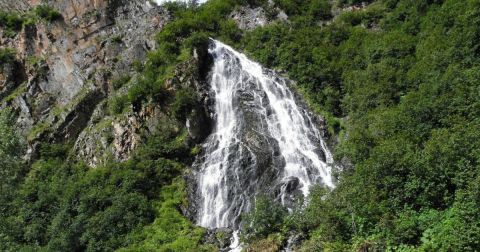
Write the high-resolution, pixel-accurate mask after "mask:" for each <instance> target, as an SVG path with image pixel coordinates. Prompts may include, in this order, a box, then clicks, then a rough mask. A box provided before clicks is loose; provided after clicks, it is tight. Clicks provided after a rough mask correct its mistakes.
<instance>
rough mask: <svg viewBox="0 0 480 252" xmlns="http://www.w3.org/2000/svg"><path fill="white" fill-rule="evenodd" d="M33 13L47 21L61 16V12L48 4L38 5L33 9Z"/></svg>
mask: <svg viewBox="0 0 480 252" xmlns="http://www.w3.org/2000/svg"><path fill="white" fill-rule="evenodd" d="M33 12H34V13H35V15H36V16H37V17H39V18H42V19H44V20H47V21H50V22H51V21H55V20H59V19H61V18H62V14H60V12H58V11H56V10H55V9H53V8H52V7H50V6H48V5H39V6H37V7H35V9H34V10H33Z"/></svg>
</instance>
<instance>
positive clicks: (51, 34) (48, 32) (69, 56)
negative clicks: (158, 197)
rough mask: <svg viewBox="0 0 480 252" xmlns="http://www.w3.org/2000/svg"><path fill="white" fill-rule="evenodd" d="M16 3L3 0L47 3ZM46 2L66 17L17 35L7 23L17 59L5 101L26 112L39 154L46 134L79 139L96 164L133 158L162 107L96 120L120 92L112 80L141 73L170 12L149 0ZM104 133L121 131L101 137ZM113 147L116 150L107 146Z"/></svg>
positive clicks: (0, 101) (22, 126) (3, 80)
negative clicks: (141, 64)
mask: <svg viewBox="0 0 480 252" xmlns="http://www.w3.org/2000/svg"><path fill="white" fill-rule="evenodd" d="M14 2H15V4H13V1H10V0H0V7H1V8H3V9H6V10H10V11H17V12H22V13H25V12H27V11H28V10H29V9H31V8H33V7H34V6H36V5H38V4H40V3H41V1H37V0H29V1H27V0H21V1H14ZM42 3H46V4H48V5H49V6H51V7H53V8H54V9H56V10H58V11H59V12H60V13H61V15H62V19H60V20H55V21H52V22H48V21H41V22H38V23H37V24H33V25H26V26H25V27H24V28H23V29H22V30H21V31H19V32H18V33H17V34H16V35H15V36H13V37H12V36H6V34H5V32H4V31H3V30H2V29H1V28H0V46H1V47H8V48H13V49H14V50H15V52H16V61H15V62H14V63H11V64H5V65H4V66H2V69H1V71H0V108H4V107H7V106H8V107H11V108H13V109H14V110H15V111H16V112H17V114H18V115H19V116H18V121H17V126H18V129H19V130H20V131H21V132H22V133H23V134H24V135H26V136H27V138H28V142H29V148H30V150H29V153H30V154H31V155H34V154H35V153H36V151H37V149H36V148H37V143H38V142H39V141H40V140H41V141H47V142H53V143H75V146H76V148H75V150H77V151H78V156H79V158H82V159H84V158H85V161H86V162H87V163H89V164H92V165H95V164H97V163H99V162H101V161H100V160H101V159H102V158H105V157H106V156H108V155H112V156H113V158H115V159H117V160H125V159H127V158H128V156H129V154H130V153H131V151H132V150H133V149H134V148H135V147H136V146H137V144H138V136H137V133H138V131H139V128H145V127H146V128H148V126H145V124H149V123H151V122H150V121H151V120H154V119H152V118H155V117H158V116H160V113H158V112H156V110H155V109H153V112H152V111H150V112H147V110H148V109H147V108H142V111H141V112H139V113H133V112H128V113H126V114H121V115H118V116H108V115H104V114H103V115H102V114H101V113H100V112H96V116H97V118H96V119H95V120H92V115H93V114H94V111H101V110H102V109H103V110H104V108H105V103H106V101H107V100H108V99H110V97H113V96H115V95H116V91H114V90H113V88H112V87H111V82H112V80H114V79H116V78H119V77H120V76H123V75H131V76H134V75H136V73H135V72H134V71H133V67H132V65H133V64H134V63H137V61H138V62H142V61H144V60H145V57H146V53H147V51H148V50H151V49H154V48H155V46H156V44H155V40H154V36H155V34H157V33H158V32H159V30H160V29H161V28H162V27H163V26H164V25H165V23H166V22H167V21H168V20H169V15H168V14H167V13H166V11H165V10H164V9H162V8H161V7H157V6H155V5H151V4H150V3H148V1H143V0H128V1H127V0H85V1H77V0H74V1H72V0H55V1H53V0H50V1H46V2H42ZM110 127H113V129H114V130H111V131H110ZM102 132H103V133H105V132H111V134H112V135H113V136H111V137H109V138H106V139H105V138H98V137H97V136H98V134H101V133H102ZM89 134H92V135H89ZM109 134H110V133H109ZM79 136H80V137H79ZM91 139H95V141H93V140H91ZM83 147H85V148H83ZM107 147H108V148H110V147H111V148H112V151H107V152H104V151H105V150H107V149H108V148H107ZM97 152H100V153H97Z"/></svg>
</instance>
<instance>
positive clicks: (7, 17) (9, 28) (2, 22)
mask: <svg viewBox="0 0 480 252" xmlns="http://www.w3.org/2000/svg"><path fill="white" fill-rule="evenodd" d="M23 22H24V19H23V18H22V17H21V16H20V15H18V14H17V13H15V12H5V11H0V27H2V28H3V29H4V30H5V34H6V35H7V37H14V36H15V35H16V32H18V31H19V30H21V29H22V25H23Z"/></svg>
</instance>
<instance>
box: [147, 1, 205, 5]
mask: <svg viewBox="0 0 480 252" xmlns="http://www.w3.org/2000/svg"><path fill="white" fill-rule="evenodd" d="M154 1H155V2H156V3H157V4H158V5H162V4H164V3H166V2H189V0H154ZM206 1H207V0H198V3H205V2H206Z"/></svg>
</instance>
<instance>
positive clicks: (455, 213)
mask: <svg viewBox="0 0 480 252" xmlns="http://www.w3.org/2000/svg"><path fill="white" fill-rule="evenodd" d="M479 7H480V2H479V1H475V0H469V1H454V0H444V1H442V0H437V1H410V0H383V1H376V2H374V3H372V4H371V5H370V6H368V7H367V8H366V9H365V10H357V11H352V12H347V13H344V14H342V15H340V16H339V17H338V18H337V19H335V21H333V23H332V24H330V25H328V26H325V27H322V28H320V27H318V25H317V24H315V22H308V19H305V18H304V17H308V16H309V15H310V14H309V12H308V11H300V13H298V12H293V13H292V14H294V15H296V16H294V17H293V18H292V23H290V24H288V23H275V24H273V25H269V26H266V27H264V28H259V29H257V30H255V31H253V32H252V33H250V34H247V35H246V37H245V38H244V40H243V41H242V43H243V46H244V48H245V50H247V51H248V52H249V53H250V54H251V55H252V56H253V57H255V58H257V59H258V60H259V61H260V62H262V63H264V64H266V65H267V66H269V67H273V68H280V69H285V70H287V72H288V74H289V76H291V77H292V78H294V79H296V80H298V84H299V87H300V89H301V90H302V91H303V93H304V94H305V95H306V96H307V98H308V99H309V101H310V103H311V105H312V106H313V107H314V108H317V111H321V113H324V114H326V115H330V117H329V119H330V120H329V121H330V122H331V125H332V122H333V124H334V123H335V121H338V122H341V124H342V125H344V126H343V127H344V128H343V130H342V132H340V135H341V136H343V137H342V138H341V143H340V145H339V146H338V148H337V149H336V157H337V160H342V158H343V160H349V163H351V165H346V167H344V168H345V171H344V172H343V173H342V174H341V176H340V182H339V184H338V186H337V188H336V189H335V190H333V191H332V192H331V193H330V194H327V195H326V196H325V197H323V198H325V199H324V200H323V198H322V197H321V196H319V195H318V194H313V195H312V199H311V203H310V205H309V207H308V208H307V209H306V210H305V214H308V213H309V211H310V210H309V209H315V213H314V214H312V215H311V217H309V218H307V219H309V222H310V223H308V224H306V225H305V226H303V227H300V229H301V231H302V232H303V233H305V234H307V236H308V237H310V239H309V240H308V242H306V243H305V245H304V246H305V249H306V251H312V250H321V249H333V250H340V251H342V250H349V249H361V248H363V249H365V248H370V249H374V248H375V249H380V250H385V249H396V250H402V249H403V250H416V249H418V250H427V251H476V250H479V249H480V243H479V242H478V241H479V240H480V229H479V227H480V218H479V217H480V216H479V215H478V211H477V209H479V207H480V197H479V196H480V191H479V187H478V182H479V181H478V178H479V173H480V164H479V162H480V153H479V151H478V150H479V147H480V138H479V137H480V121H479V112H480V109H479V108H480V102H478V99H477V98H476V96H478V94H479V87H480V85H479V77H480V76H478V72H479V71H478V70H479V69H478V67H479V63H480V61H479V59H480V58H479V54H478V43H477V42H476V41H478V38H479V36H480V32H479V30H478V24H479V22H480V8H479ZM341 129H342V128H337V132H336V133H339V132H338V131H339V130H341ZM345 158H346V159H345ZM346 164H348V162H347V163H346ZM312 220H313V221H312ZM295 228H296V229H298V227H295ZM295 228H293V229H295Z"/></svg>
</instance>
